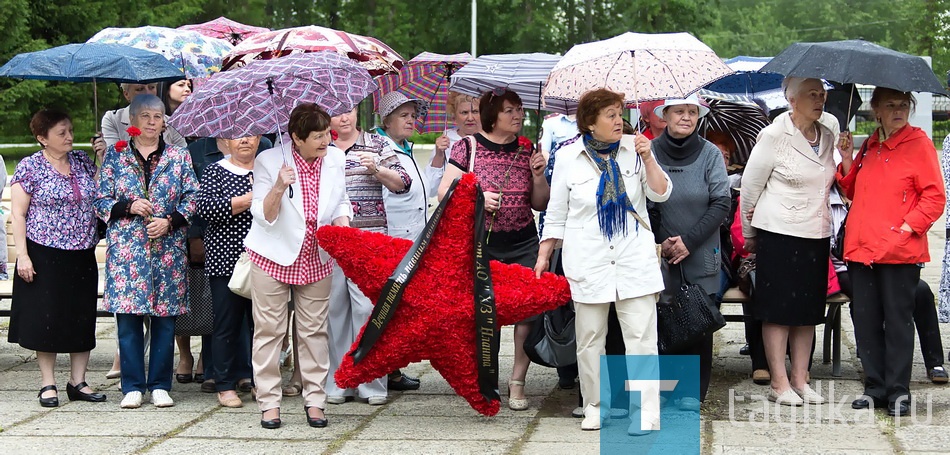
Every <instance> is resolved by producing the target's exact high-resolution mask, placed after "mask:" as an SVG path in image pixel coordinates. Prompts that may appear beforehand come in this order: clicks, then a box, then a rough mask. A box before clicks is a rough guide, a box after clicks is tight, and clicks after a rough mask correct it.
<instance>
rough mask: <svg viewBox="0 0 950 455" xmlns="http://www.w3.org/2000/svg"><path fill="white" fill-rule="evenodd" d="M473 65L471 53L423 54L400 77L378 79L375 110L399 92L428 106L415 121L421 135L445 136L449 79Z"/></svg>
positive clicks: (391, 74) (390, 74)
mask: <svg viewBox="0 0 950 455" xmlns="http://www.w3.org/2000/svg"><path fill="white" fill-rule="evenodd" d="M470 61H472V55H471V54H469V53H468V52H463V53H461V54H451V55H445V54H435V53H432V52H423V53H421V54H419V55H417V56H415V57H413V58H412V60H409V62H408V63H407V64H406V66H404V67H402V69H401V70H399V72H398V73H389V74H384V75H383V76H380V77H378V78H377V79H376V83H377V84H379V90H377V91H375V92H373V107H374V108H375V110H376V111H379V100H380V98H382V96H383V95H385V94H387V93H389V92H393V91H400V92H402V93H403V94H404V95H406V96H408V97H409V98H416V99H420V100H423V101H425V102H427V103H428V106H429V111H428V113H427V114H426V115H424V116H421V117H419V119H418V120H417V121H416V129H417V130H418V131H419V132H422V133H435V132H442V131H444V130H445V128H446V126H447V125H446V124H447V123H448V112H447V109H446V104H447V103H448V98H449V77H450V76H451V75H452V73H454V72H455V71H457V70H458V69H459V68H461V67H463V66H465V65H466V64H467V63H468V62H470Z"/></svg>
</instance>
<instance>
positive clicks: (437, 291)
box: [317, 174, 571, 415]
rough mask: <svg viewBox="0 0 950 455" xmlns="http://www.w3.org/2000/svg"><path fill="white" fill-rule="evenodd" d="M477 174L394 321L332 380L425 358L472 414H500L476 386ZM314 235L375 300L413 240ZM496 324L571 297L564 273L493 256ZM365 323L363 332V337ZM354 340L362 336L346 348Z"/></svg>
mask: <svg viewBox="0 0 950 455" xmlns="http://www.w3.org/2000/svg"><path fill="white" fill-rule="evenodd" d="M476 188H477V187H476V185H475V176H474V175H473V174H465V175H464V176H462V179H461V181H460V182H459V184H458V185H457V187H456V190H455V193H454V194H453V196H452V199H451V202H450V203H449V205H448V206H447V207H446V209H445V213H444V214H443V217H442V220H441V222H440V223H439V225H438V226H437V227H436V229H435V233H434V234H433V236H432V241H431V243H430V244H429V248H428V249H427V250H426V252H425V254H424V255H423V256H422V259H421V262H420V263H419V269H418V271H417V272H416V274H415V275H414V276H413V278H412V280H411V281H409V283H408V285H407V286H406V289H405V293H404V294H403V295H402V300H401V301H400V303H399V305H398V306H397V307H396V311H395V312H394V314H393V316H392V319H391V320H390V321H389V324H388V325H387V326H386V328H385V330H384V331H383V332H382V334H381V335H380V337H379V339H378V340H377V341H376V344H375V345H374V346H373V348H372V349H371V350H370V351H369V352H368V353H367V354H366V357H364V358H363V359H362V360H361V361H360V362H359V363H353V356H351V355H349V354H346V355H344V356H343V360H342V362H341V364H340V368H339V369H338V370H337V372H336V375H335V377H334V379H335V380H336V383H337V385H338V386H340V388H355V387H356V386H357V385H359V384H362V383H364V382H368V381H370V380H373V379H375V378H378V377H382V376H385V375H386V374H388V373H389V372H390V371H393V370H395V369H397V368H402V367H405V366H406V365H408V364H410V363H412V362H419V361H421V360H424V359H428V360H429V361H430V363H431V364H432V367H433V368H435V369H436V370H438V371H439V373H441V374H442V377H444V378H445V380H446V381H448V383H449V385H451V386H452V388H453V389H455V391H456V393H458V394H459V395H461V396H462V397H463V398H465V400H467V401H468V403H469V404H470V405H471V406H472V408H474V409H475V410H476V411H478V412H480V413H482V414H485V415H495V414H497V413H498V409H499V407H500V402H499V401H498V400H491V401H488V400H487V399H486V398H485V397H484V396H482V394H481V393H480V391H479V386H478V369H477V359H476V341H477V340H476V335H475V296H474V274H475V271H474V261H475V251H474V244H475V241H474V236H475V234H474V228H473V226H474V224H475V196H476V191H477V189H476ZM317 239H318V241H319V243H320V246H321V247H323V248H324V249H325V250H326V251H327V252H328V253H330V255H331V256H333V257H334V258H336V260H337V262H338V263H339V264H340V267H341V268H342V269H343V272H344V273H345V274H346V276H347V277H350V278H351V279H352V280H353V282H355V283H356V285H357V286H359V288H360V290H361V291H363V293H365V294H366V296H367V297H369V298H370V300H372V301H374V302H375V301H377V300H378V299H379V295H380V292H381V291H382V288H383V286H384V285H385V283H386V280H387V279H388V278H389V276H390V275H392V273H393V271H394V270H395V269H396V266H397V265H398V264H399V262H400V260H402V258H403V256H405V254H406V252H407V251H408V250H409V248H410V247H411V246H412V242H411V241H409V240H405V239H397V238H393V237H389V236H387V235H384V234H378V233H373V232H366V231H361V230H359V229H355V228H349V227H337V226H324V227H321V228H320V229H319V230H318V231H317ZM490 266H491V278H492V287H493V288H494V293H495V303H496V311H497V315H498V322H499V327H500V326H502V325H511V324H514V323H516V322H518V321H521V320H523V319H525V318H527V317H529V316H534V315H537V314H540V313H542V312H544V311H547V310H551V309H554V308H557V307H558V306H560V305H563V304H565V303H567V301H568V300H570V297H571V292H570V288H569V287H568V284H567V280H566V279H564V277H560V276H557V275H554V274H552V273H545V274H543V275H542V276H541V278H540V279H538V278H535V276H534V271H533V270H531V269H529V268H527V267H523V266H520V265H508V264H502V263H501V262H498V261H491V264H490ZM365 329H366V326H365V325H364V326H363V330H361V331H360V338H362V336H363V331H365ZM358 344H359V338H358V339H357V342H356V343H354V345H353V347H352V348H351V352H352V350H353V349H355V348H356V346H357V345H358Z"/></svg>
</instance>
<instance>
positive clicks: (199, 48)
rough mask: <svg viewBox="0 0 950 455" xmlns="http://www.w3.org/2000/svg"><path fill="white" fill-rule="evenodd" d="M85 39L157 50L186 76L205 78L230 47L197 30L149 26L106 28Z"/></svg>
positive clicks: (218, 69)
mask: <svg viewBox="0 0 950 455" xmlns="http://www.w3.org/2000/svg"><path fill="white" fill-rule="evenodd" d="M86 42H87V43H106V44H109V43H116V44H125V45H126V46H132V47H137V48H139V49H145V50H147V51H152V52H157V53H159V54H162V55H164V56H165V58H166V59H168V60H169V61H170V62H172V63H174V64H175V66H176V67H178V68H181V69H182V72H184V73H185V76H186V77H187V78H188V79H194V78H202V77H208V76H210V75H212V74H214V73H216V72H218V71H221V59H223V58H224V56H225V55H227V53H228V52H230V51H231V48H232V46H231V44H229V43H228V42H227V41H224V40H219V39H214V38H209V37H207V36H204V35H202V34H200V33H198V32H192V31H189V30H175V29H173V28H165V27H153V26H145V27H138V28H115V27H109V28H106V29H103V30H102V31H100V32H99V33H96V34H95V35H93V37H92V38H89V40H88V41H86Z"/></svg>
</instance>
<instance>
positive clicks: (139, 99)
mask: <svg viewBox="0 0 950 455" xmlns="http://www.w3.org/2000/svg"><path fill="white" fill-rule="evenodd" d="M142 111H158V112H161V113H162V114H164V113H165V103H163V102H162V100H161V99H160V98H159V97H157V96H155V95H149V94H142V95H139V96H136V97H135V98H132V102H131V103H130V104H129V117H135V116H137V115H139V114H140V113H141V112H142Z"/></svg>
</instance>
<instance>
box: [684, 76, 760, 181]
mask: <svg viewBox="0 0 950 455" xmlns="http://www.w3.org/2000/svg"><path fill="white" fill-rule="evenodd" d="M699 96H700V98H702V99H703V101H705V102H706V104H708V105H709V113H708V114H706V115H705V116H703V118H701V119H699V126H698V128H699V132H700V133H703V134H705V133H706V132H707V131H710V130H714V131H722V132H725V133H729V136H730V137H732V140H733V142H735V143H736V152H735V153H733V154H732V164H735V165H739V166H745V163H746V161H749V153H750V152H751V151H752V147H754V146H755V140H756V138H757V137H758V136H759V132H760V131H762V128H765V127H766V126H768V125H769V123H771V122H770V121H769V118H768V117H766V116H765V112H763V111H762V108H761V107H759V105H758V104H756V103H755V101H753V100H752V98H751V97H749V96H747V95H736V94H727V93H718V92H713V91H709V90H700V91H699Z"/></svg>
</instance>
